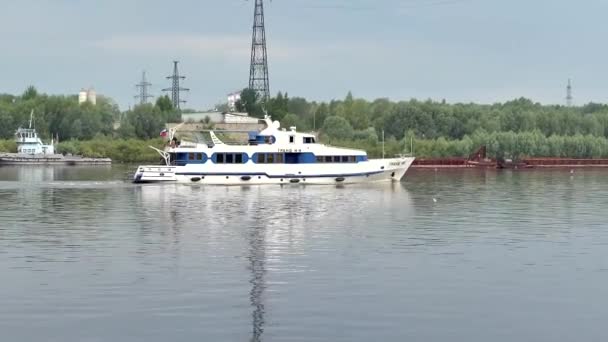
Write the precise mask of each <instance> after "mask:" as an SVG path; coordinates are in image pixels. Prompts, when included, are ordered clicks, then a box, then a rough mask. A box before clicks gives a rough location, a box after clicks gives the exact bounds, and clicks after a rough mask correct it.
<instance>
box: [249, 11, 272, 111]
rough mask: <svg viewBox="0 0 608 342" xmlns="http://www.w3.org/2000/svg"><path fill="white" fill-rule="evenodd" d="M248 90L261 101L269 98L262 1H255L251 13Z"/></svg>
mask: <svg viewBox="0 0 608 342" xmlns="http://www.w3.org/2000/svg"><path fill="white" fill-rule="evenodd" d="M249 89H251V90H254V91H255V92H256V93H257V94H258V96H259V98H260V99H262V100H263V101H266V100H268V99H269V98H270V84H269V81H268V56H267V53H266V29H265V27H264V1H263V0H255V10H254V13H253V37H252V39H251V67H250V70H249Z"/></svg>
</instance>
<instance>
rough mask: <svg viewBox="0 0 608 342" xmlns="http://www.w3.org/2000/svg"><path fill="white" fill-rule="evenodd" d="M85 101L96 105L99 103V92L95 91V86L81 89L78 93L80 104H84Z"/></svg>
mask: <svg viewBox="0 0 608 342" xmlns="http://www.w3.org/2000/svg"><path fill="white" fill-rule="evenodd" d="M85 102H89V103H91V104H92V105H96V104H97V93H96V92H95V89H93V88H89V89H84V88H83V89H81V90H80V92H79V93H78V104H83V103H85Z"/></svg>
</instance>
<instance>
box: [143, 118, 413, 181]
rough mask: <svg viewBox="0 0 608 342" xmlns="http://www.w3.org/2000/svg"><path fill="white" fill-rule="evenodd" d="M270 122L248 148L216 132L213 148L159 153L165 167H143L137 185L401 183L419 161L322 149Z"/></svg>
mask: <svg viewBox="0 0 608 342" xmlns="http://www.w3.org/2000/svg"><path fill="white" fill-rule="evenodd" d="M264 122H265V124H266V128H265V129H264V130H262V131H261V132H252V133H250V136H249V143H248V144H247V145H233V144H225V143H223V142H222V141H221V140H219V139H218V138H217V136H215V134H214V133H213V132H210V135H211V137H212V141H213V143H211V144H200V143H181V144H179V146H178V145H176V144H173V143H172V144H171V145H170V146H168V147H167V148H165V150H164V151H161V150H158V149H157V151H158V152H159V154H160V155H161V156H162V158H163V165H141V166H139V167H138V168H137V170H136V172H135V175H134V179H133V180H134V182H135V183H159V182H180V183H198V184H216V185H247V184H349V183H363V182H374V181H399V180H401V178H402V177H403V175H404V174H405V172H406V171H407V169H408V168H409V167H410V165H411V164H412V162H413V161H414V158H413V157H405V156H404V157H397V158H390V159H388V158H387V159H368V158H367V153H366V152H365V151H361V150H354V149H346V148H338V147H333V146H328V145H324V144H319V143H317V142H316V141H315V136H314V135H312V134H305V133H299V132H296V129H295V127H291V128H290V130H285V129H280V123H279V122H278V121H274V122H272V121H271V120H270V118H269V117H266V118H265V119H264ZM173 134H174V132H172V133H171V136H170V138H171V141H172V142H175V140H176V139H173V136H172V135H173Z"/></svg>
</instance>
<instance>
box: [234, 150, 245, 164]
mask: <svg viewBox="0 0 608 342" xmlns="http://www.w3.org/2000/svg"><path fill="white" fill-rule="evenodd" d="M234 162H235V163H236V164H242V163H243V154H242V153H237V154H235V155H234Z"/></svg>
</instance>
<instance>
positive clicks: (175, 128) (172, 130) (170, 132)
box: [169, 122, 184, 140]
mask: <svg viewBox="0 0 608 342" xmlns="http://www.w3.org/2000/svg"><path fill="white" fill-rule="evenodd" d="M183 124H184V122H182V123H180V124H179V125H177V126H175V127H173V128H171V129H169V140H173V136H175V132H177V129H178V128H179V127H181V126H182V125H183Z"/></svg>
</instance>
